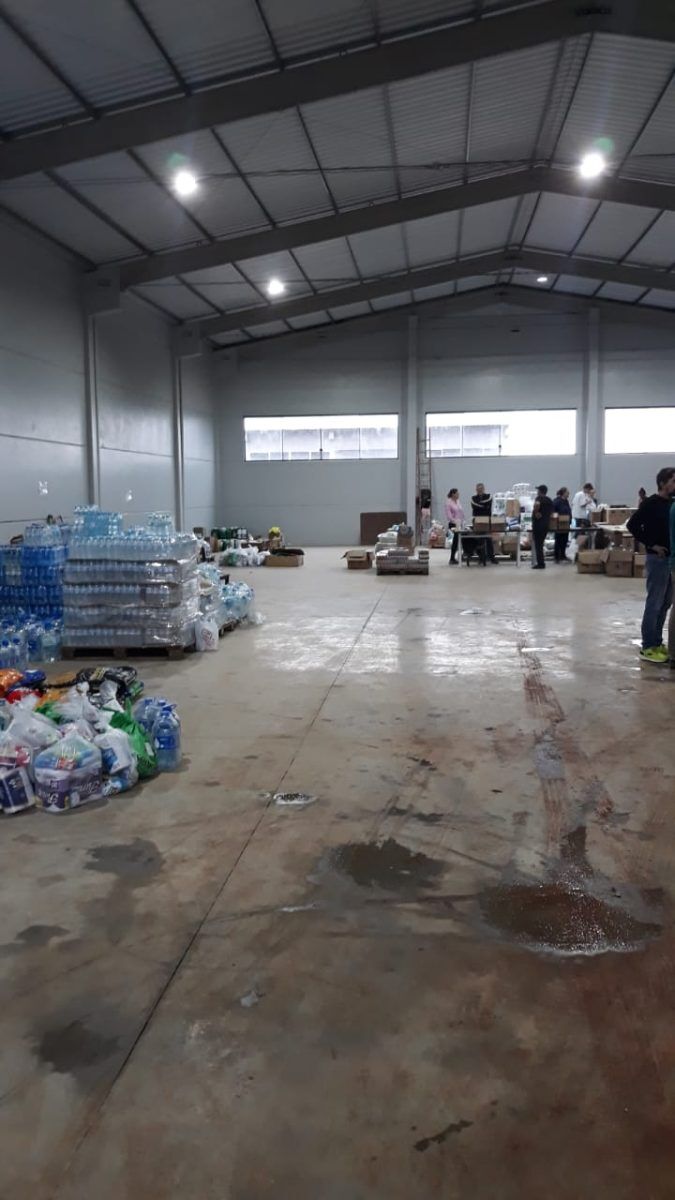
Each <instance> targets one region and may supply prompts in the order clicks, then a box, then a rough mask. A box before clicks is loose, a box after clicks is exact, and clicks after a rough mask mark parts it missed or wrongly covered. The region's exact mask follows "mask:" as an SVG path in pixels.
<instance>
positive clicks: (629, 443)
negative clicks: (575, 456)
mask: <svg viewBox="0 0 675 1200" xmlns="http://www.w3.org/2000/svg"><path fill="white" fill-rule="evenodd" d="M605 454H675V407H673V408H606V409H605Z"/></svg>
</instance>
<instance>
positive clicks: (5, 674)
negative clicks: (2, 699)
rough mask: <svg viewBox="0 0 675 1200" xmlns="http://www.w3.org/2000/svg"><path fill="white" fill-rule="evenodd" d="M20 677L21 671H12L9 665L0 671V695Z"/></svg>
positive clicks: (21, 676) (21, 675)
mask: <svg viewBox="0 0 675 1200" xmlns="http://www.w3.org/2000/svg"><path fill="white" fill-rule="evenodd" d="M22 678H23V673H22V672H21V671H14V670H12V668H11V667H7V668H6V669H5V670H4V671H0V696H4V695H5V693H6V692H8V691H9V689H10V688H12V687H14V685H15V684H17V683H18V682H19V680H20V679H22Z"/></svg>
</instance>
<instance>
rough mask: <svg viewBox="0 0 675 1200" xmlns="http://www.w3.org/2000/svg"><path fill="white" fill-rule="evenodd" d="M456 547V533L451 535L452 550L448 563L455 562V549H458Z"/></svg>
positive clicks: (457, 543) (457, 539)
mask: <svg viewBox="0 0 675 1200" xmlns="http://www.w3.org/2000/svg"><path fill="white" fill-rule="evenodd" d="M451 532H452V531H451ZM458 545H459V535H458V534H457V533H453V534H452V549H451V551H450V561H451V562H457V547H458Z"/></svg>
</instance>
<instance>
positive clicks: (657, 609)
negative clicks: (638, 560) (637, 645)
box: [642, 554, 673, 650]
mask: <svg viewBox="0 0 675 1200" xmlns="http://www.w3.org/2000/svg"><path fill="white" fill-rule="evenodd" d="M645 581H646V584H647V600H646V602H645V611H644V616H643V618H642V649H643V650H651V649H652V648H653V647H654V646H660V645H661V644H662V642H663V626H664V625H665V623H666V617H667V615H668V609H669V608H670V606H671V604H672V602H673V578H672V575H671V573H670V559H669V558H668V557H666V558H658V557H657V555H656V554H648V555H647V561H646V565H645Z"/></svg>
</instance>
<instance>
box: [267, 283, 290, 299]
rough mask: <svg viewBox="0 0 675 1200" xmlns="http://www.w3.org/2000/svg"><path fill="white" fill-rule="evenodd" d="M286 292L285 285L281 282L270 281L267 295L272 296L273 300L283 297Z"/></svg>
mask: <svg viewBox="0 0 675 1200" xmlns="http://www.w3.org/2000/svg"><path fill="white" fill-rule="evenodd" d="M285 291H286V284H285V283H282V282H281V280H280V279H277V278H274V279H270V281H269V283H268V285H267V295H268V296H271V297H272V299H274V297H275V296H283V294H284V292H285Z"/></svg>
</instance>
